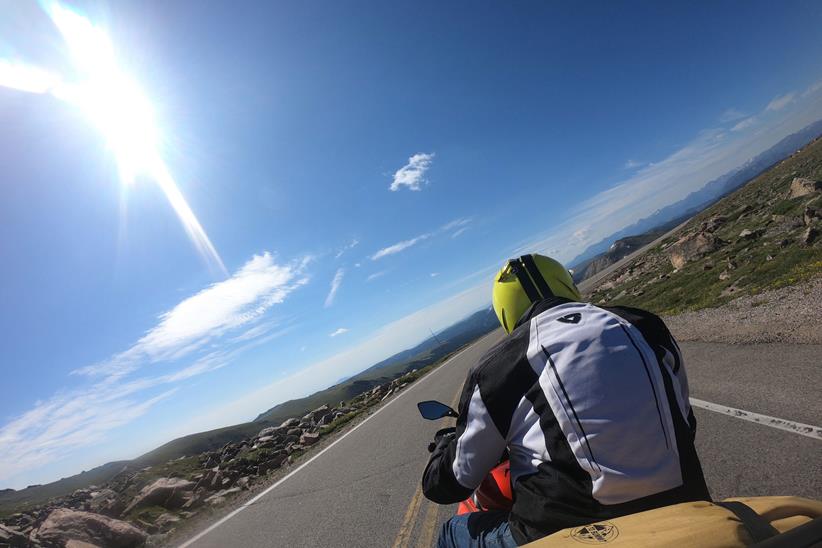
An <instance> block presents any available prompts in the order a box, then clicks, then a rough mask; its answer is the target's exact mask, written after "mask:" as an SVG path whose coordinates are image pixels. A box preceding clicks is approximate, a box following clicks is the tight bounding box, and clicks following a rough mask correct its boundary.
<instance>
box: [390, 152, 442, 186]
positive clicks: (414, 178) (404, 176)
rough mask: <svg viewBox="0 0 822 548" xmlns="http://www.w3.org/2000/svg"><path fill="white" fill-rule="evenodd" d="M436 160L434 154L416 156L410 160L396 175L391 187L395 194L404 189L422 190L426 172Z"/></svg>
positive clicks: (421, 153)
mask: <svg viewBox="0 0 822 548" xmlns="http://www.w3.org/2000/svg"><path fill="white" fill-rule="evenodd" d="M433 160H434V153H433V152H432V153H431V154H425V153H423V152H420V153H417V154H414V155H413V156H411V157H410V158H409V159H408V163H407V164H405V165H404V166H402V167H401V168H400V169H398V170H397V172H396V173H394V180H393V181H392V182H391V186H390V187H389V188H390V189H391V190H392V191H393V192H396V191H397V190H400V188H402V187H404V186H405V187H408V188H409V190H420V186H421V185H422V183H424V182H425V172H426V171H428V168H430V167H431V162H433Z"/></svg>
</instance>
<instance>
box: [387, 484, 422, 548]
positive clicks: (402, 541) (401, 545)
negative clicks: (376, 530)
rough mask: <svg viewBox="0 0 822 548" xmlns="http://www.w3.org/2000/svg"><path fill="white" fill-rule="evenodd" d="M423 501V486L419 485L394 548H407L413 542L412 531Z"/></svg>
mask: <svg viewBox="0 0 822 548" xmlns="http://www.w3.org/2000/svg"><path fill="white" fill-rule="evenodd" d="M421 499H422V486H421V485H417V490H416V491H415V492H414V496H413V497H412V498H411V503H410V504H409V505H408V510H406V512H405V517H404V518H403V520H402V525H400V530H399V532H398V533H397V538H396V539H394V544H393V545H392V546H393V548H405V547H406V546H408V542H409V541H410V540H411V531H412V530H413V529H414V522H415V521H416V520H417V519H416V518H417V512H418V511H419V509H420V502H421Z"/></svg>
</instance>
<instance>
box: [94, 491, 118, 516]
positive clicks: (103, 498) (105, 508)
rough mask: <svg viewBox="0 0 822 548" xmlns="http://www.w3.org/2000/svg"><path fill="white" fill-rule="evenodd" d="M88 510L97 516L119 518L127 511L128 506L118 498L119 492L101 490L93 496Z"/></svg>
mask: <svg viewBox="0 0 822 548" xmlns="http://www.w3.org/2000/svg"><path fill="white" fill-rule="evenodd" d="M88 508H89V510H90V511H91V512H94V513H95V514H103V515H105V516H111V517H117V516H119V515H121V514H122V513H123V510H125V509H126V505H125V504H124V503H123V501H122V500H120V499H119V498H118V497H117V492H116V491H114V490H113V489H108V488H105V489H100V490H99V491H94V492H93V493H92V494H91V500H90V501H89V502H88Z"/></svg>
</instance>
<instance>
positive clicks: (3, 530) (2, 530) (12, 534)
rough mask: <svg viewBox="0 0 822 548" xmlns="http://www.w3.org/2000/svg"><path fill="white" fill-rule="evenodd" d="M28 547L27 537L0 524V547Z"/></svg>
mask: <svg viewBox="0 0 822 548" xmlns="http://www.w3.org/2000/svg"><path fill="white" fill-rule="evenodd" d="M28 545H29V537H28V535H25V534H23V533H22V532H21V531H18V530H17V529H15V528H13V527H6V526H5V525H3V524H2V523H0V546H10V547H11V548H18V547H19V548H25V547H26V546H28Z"/></svg>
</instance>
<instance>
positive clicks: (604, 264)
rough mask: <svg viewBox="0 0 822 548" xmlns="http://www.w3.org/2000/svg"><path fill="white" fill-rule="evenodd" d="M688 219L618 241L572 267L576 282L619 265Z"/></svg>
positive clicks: (683, 218) (680, 219) (678, 220)
mask: <svg viewBox="0 0 822 548" xmlns="http://www.w3.org/2000/svg"><path fill="white" fill-rule="evenodd" d="M688 217H690V215H688V216H686V217H680V218H677V219H674V220H673V221H671V222H669V223H665V224H663V225H661V226H658V227H656V228H653V229H651V230H649V231H648V232H645V233H643V234H638V235H636V236H626V237H624V238H620V239H618V240H617V241H615V242H614V243H613V244H611V247H609V248H608V251H606V252H605V253H600V254H599V255H596V256H594V257H593V258H591V259H589V260H587V261H583V262H581V263H579V264H577V265H574V266H572V267H571V270H572V271H573V273H574V282H576V283H580V282H582V281H583V280H587V279H588V278H590V277H591V276H593V275H594V274H597V273H599V272H602V271H603V270H605V269H606V268H608V267H609V266H611V265H612V264H616V263H618V262H619V261H621V260H622V259H624V258H625V257H627V256H628V255H630V254H631V253H633V252H634V251H636V250H638V249H641V248H643V247H644V246H646V245H648V244H649V243H651V242H653V241H654V240H656V239H657V238H659V237H660V236H663V235H664V234H665V233H666V232H668V231H669V230H671V229H673V228H676V227H677V226H679V225H680V224H682V223H683V222H685V221H686V220H687V219H688Z"/></svg>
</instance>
